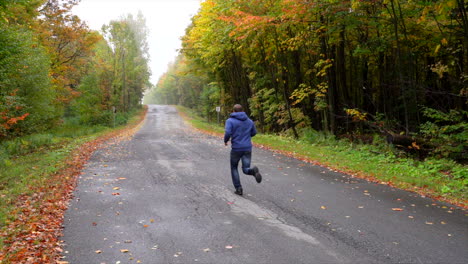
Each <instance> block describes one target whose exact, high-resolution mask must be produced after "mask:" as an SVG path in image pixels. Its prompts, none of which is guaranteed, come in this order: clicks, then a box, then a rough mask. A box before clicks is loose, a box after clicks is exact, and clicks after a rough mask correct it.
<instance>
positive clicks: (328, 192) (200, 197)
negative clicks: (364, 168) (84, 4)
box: [62, 106, 468, 264]
mask: <svg viewBox="0 0 468 264" xmlns="http://www.w3.org/2000/svg"><path fill="white" fill-rule="evenodd" d="M252 163H253V165H257V166H258V167H259V168H260V171H261V173H262V174H263V178H264V180H263V182H262V183H260V184H257V183H256V182H255V179H254V178H253V177H251V176H247V175H241V181H242V184H243V188H244V196H243V197H240V196H237V195H235V194H234V193H233V191H234V190H233V187H232V183H231V178H230V171H229V148H227V147H225V146H224V143H223V141H222V139H221V138H215V137H211V136H206V135H203V134H200V133H198V132H195V131H193V130H191V129H190V128H189V127H188V126H187V125H186V124H185V123H184V122H183V120H182V119H181V118H180V117H179V115H178V114H177V111H176V110H175V109H174V108H173V107H170V106H150V108H149V111H148V115H147V118H146V121H145V123H144V125H143V127H142V128H141V129H140V130H139V131H138V132H137V133H136V135H135V136H134V137H133V139H131V140H128V141H123V142H120V143H115V144H109V145H108V146H106V147H105V148H103V149H100V150H98V151H96V152H95V154H94V155H93V157H92V158H91V160H90V161H89V163H88V165H87V167H86V168H85V169H84V171H83V175H82V176H81V177H80V180H79V183H78V187H77V189H76V191H75V194H74V195H75V197H74V199H73V201H71V204H70V207H69V210H68V211H67V213H66V216H65V223H64V226H65V229H64V236H63V238H62V240H64V243H65V247H64V257H65V258H64V260H66V261H68V262H69V263H72V264H76V263H82V264H91V263H98V264H99V263H107V264H109V263H112V264H115V263H121V264H123V263H233V264H234V263H235V264H238V263H271V264H276V263H278V264H282V263H467V260H468V216H467V212H465V211H462V210H459V209H457V208H451V206H450V205H447V204H443V203H439V202H434V201H432V200H430V199H428V198H423V197H420V196H418V195H415V194H413V193H410V192H405V191H401V190H398V189H394V188H391V187H388V186H384V185H377V184H373V183H368V182H366V181H363V180H359V179H355V178H352V177H350V176H347V175H343V174H341V173H337V172H333V171H330V170H329V169H325V168H322V167H318V166H314V165H311V164H307V163H304V162H301V161H298V160H294V159H291V158H288V157H285V156H282V155H279V154H275V153H272V152H270V151H266V150H262V149H257V148H254V150H253V161H252ZM392 208H400V209H403V211H394V210H392Z"/></svg>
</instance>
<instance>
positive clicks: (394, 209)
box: [392, 208, 403, 211]
mask: <svg viewBox="0 0 468 264" xmlns="http://www.w3.org/2000/svg"><path fill="white" fill-rule="evenodd" d="M392 210H393V211H403V209H401V208H392Z"/></svg>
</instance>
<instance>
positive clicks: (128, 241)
mask: <svg viewBox="0 0 468 264" xmlns="http://www.w3.org/2000/svg"><path fill="white" fill-rule="evenodd" d="M124 243H127V244H129V243H132V241H131V240H125V241H124Z"/></svg>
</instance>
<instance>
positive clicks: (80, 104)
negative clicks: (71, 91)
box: [71, 73, 112, 125]
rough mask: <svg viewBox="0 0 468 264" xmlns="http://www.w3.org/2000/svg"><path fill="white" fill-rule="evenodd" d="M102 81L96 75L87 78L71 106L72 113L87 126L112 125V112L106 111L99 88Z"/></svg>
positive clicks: (79, 87) (82, 82)
mask: <svg viewBox="0 0 468 264" xmlns="http://www.w3.org/2000/svg"><path fill="white" fill-rule="evenodd" d="M99 84H100V80H99V77H98V75H97V74H96V73H91V74H90V75H88V76H86V77H85V78H84V79H83V80H82V81H81V84H80V86H78V92H79V93H80V95H79V97H77V98H76V99H75V100H74V102H73V103H72V105H71V108H72V111H73V112H74V113H75V114H77V116H78V118H79V120H80V123H81V124H85V125H97V124H102V125H112V124H111V123H112V119H111V118H112V117H111V114H112V113H111V110H106V109H105V105H103V104H102V103H103V102H104V98H103V97H104V96H103V91H102V90H101V89H100V87H99Z"/></svg>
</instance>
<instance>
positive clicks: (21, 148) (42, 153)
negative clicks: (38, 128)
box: [0, 111, 141, 262]
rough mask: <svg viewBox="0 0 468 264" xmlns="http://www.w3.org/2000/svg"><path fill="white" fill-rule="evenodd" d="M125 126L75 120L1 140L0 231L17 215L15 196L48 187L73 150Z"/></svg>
mask: <svg viewBox="0 0 468 264" xmlns="http://www.w3.org/2000/svg"><path fill="white" fill-rule="evenodd" d="M140 112H141V111H138V112H136V113H134V116H133V117H132V118H131V119H130V120H129V121H128V124H134V123H135V122H137V120H138V115H137V114H138V113H140ZM124 127H125V125H121V126H118V127H116V128H109V127H105V126H80V125H77V124H74V122H69V123H67V122H65V123H64V124H63V125H61V126H60V127H58V128H56V129H53V130H51V131H47V132H46V133H43V134H34V135H29V136H25V137H21V138H16V139H14V140H10V141H4V142H1V143H0V231H2V230H3V231H5V228H6V227H7V226H8V224H9V223H11V222H14V221H16V220H17V219H18V215H17V214H16V211H17V210H16V209H17V208H16V207H17V201H18V199H19V198H20V197H24V196H33V195H36V194H35V192H36V190H38V189H47V184H49V183H48V182H49V181H50V179H51V178H52V177H53V176H54V175H57V174H58V173H59V172H60V171H61V170H63V169H65V168H66V167H67V166H69V165H68V164H67V162H66V161H67V160H68V159H70V158H71V157H70V156H71V153H72V152H73V151H74V150H76V149H78V148H79V147H80V146H82V145H83V144H84V143H87V142H90V141H92V140H95V139H96V138H98V137H101V136H103V135H106V134H109V133H112V132H116V131H118V130H121V129H122V128H124ZM4 239H5V238H3V237H0V249H3V248H4V241H5V240H4ZM0 252H2V251H1V250H0ZM0 262H1V261H0Z"/></svg>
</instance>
